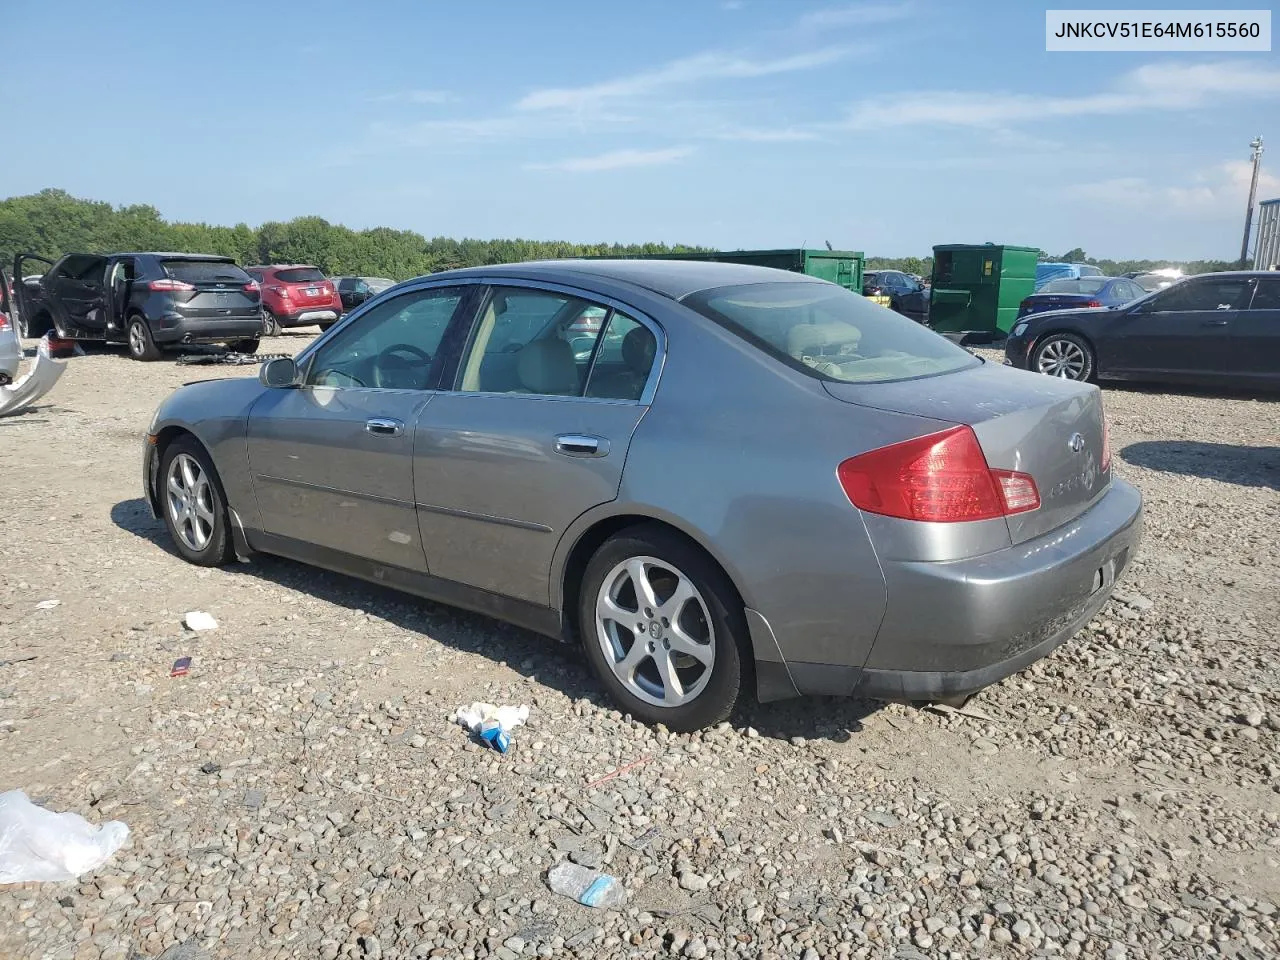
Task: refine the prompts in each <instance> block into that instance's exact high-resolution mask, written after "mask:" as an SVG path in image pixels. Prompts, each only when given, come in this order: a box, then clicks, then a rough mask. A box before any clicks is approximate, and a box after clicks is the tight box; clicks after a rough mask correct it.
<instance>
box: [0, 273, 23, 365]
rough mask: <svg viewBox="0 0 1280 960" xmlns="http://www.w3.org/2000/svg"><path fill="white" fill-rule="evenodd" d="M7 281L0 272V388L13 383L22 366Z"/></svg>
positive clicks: (16, 327) (20, 348) (20, 349)
mask: <svg viewBox="0 0 1280 960" xmlns="http://www.w3.org/2000/svg"><path fill="white" fill-rule="evenodd" d="M11 289H12V288H11V287H10V286H9V281H8V279H7V278H6V277H5V275H4V271H3V270H0V387H5V386H8V385H9V384H11V383H13V380H14V377H16V376H17V375H18V367H19V366H20V365H21V364H22V341H20V340H19V339H18V326H17V324H16V323H15V322H14V317H13V306H12V304H13V301H12V300H11V299H10V298H9V291H10V290H11Z"/></svg>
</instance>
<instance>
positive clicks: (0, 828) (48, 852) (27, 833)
mask: <svg viewBox="0 0 1280 960" xmlns="http://www.w3.org/2000/svg"><path fill="white" fill-rule="evenodd" d="M128 837H129V828H128V827H127V826H125V825H124V824H123V823H121V822H120V821H119V820H112V821H111V822H110V823H104V824H103V825H102V826H100V827H95V826H94V825H93V824H91V823H90V822H89V821H88V820H86V819H85V818H84V817H82V816H80V815H79V814H78V813H54V812H53V811H52V810H46V809H45V808H44V807H38V806H36V805H35V804H34V803H32V802H31V801H30V800H29V799H27V795H26V794H25V793H23V792H22V791H21V790H10V791H9V792H8V793H0V884H2V883H33V882H56V881H60V880H74V879H76V877H79V876H80V875H81V874H84V873H88V872H90V871H91V870H96V869H98V868H99V867H100V866H102V865H103V864H104V863H106V862H107V861H108V860H110V859H111V855H112V854H114V853H115V852H116V851H117V850H119V849H120V847H121V845H122V844H123V843H124V842H125V840H126V839H128Z"/></svg>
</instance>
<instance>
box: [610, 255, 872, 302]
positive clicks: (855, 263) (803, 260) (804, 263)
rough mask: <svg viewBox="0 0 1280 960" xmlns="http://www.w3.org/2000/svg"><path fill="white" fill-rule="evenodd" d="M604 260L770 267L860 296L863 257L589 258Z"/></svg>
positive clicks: (717, 256) (672, 256)
mask: <svg viewBox="0 0 1280 960" xmlns="http://www.w3.org/2000/svg"><path fill="white" fill-rule="evenodd" d="M589 259H593V260H596V259H608V260H619V259H624V260H710V261H715V262H718V263H746V264H751V265H752V266H756V267H773V268H774V269H775V270H789V271H791V272H792V273H804V274H808V275H809V276H811V277H818V278H819V279H822V280H830V281H831V282H832V283H836V284H839V285H840V286H842V287H844V288H845V289H846V290H852V291H853V292H854V293H858V294H861V293H862V271H863V267H864V266H865V265H866V262H867V261H866V257H864V256H863V255H862V252H861V251H856V250H802V249H796V250H720V251H717V252H715V253H657V254H654V253H645V254H636V255H634V256H630V257H591V258H589Z"/></svg>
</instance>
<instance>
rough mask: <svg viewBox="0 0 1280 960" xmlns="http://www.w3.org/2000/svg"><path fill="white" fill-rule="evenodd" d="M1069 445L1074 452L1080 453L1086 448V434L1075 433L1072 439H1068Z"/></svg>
mask: <svg viewBox="0 0 1280 960" xmlns="http://www.w3.org/2000/svg"><path fill="white" fill-rule="evenodd" d="M1067 446H1068V447H1070V448H1071V452H1072V453H1079V452H1080V451H1081V450H1083V449H1084V436H1083V435H1082V434H1079V433H1073V434H1072V435H1071V439H1070V440H1068V441H1067Z"/></svg>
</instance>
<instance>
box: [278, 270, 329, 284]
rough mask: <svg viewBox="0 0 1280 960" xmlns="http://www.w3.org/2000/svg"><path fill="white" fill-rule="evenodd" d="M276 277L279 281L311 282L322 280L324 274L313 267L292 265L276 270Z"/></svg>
mask: <svg viewBox="0 0 1280 960" xmlns="http://www.w3.org/2000/svg"><path fill="white" fill-rule="evenodd" d="M276 279H277V280H279V281H280V282H281V283H311V282H313V281H320V280H323V279H325V276H324V274H323V273H321V272H320V271H319V270H317V269H316V268H315V267H293V268H292V269H289V270H279V271H277V272H276Z"/></svg>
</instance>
